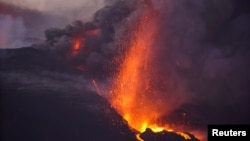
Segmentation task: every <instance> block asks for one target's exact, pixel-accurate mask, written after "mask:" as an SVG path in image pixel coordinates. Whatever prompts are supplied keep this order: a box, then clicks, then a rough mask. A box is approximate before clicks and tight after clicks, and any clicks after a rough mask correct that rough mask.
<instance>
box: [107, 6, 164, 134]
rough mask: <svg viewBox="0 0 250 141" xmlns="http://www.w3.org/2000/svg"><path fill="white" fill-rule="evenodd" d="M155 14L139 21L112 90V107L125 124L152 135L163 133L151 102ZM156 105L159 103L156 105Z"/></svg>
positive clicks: (155, 104) (148, 11) (155, 30)
mask: <svg viewBox="0 0 250 141" xmlns="http://www.w3.org/2000/svg"><path fill="white" fill-rule="evenodd" d="M156 24H157V12H156V11H154V10H147V11H146V12H145V13H143V14H142V16H141V17H140V19H139V22H138V26H137V28H136V31H134V33H133V34H134V36H133V37H135V38H134V39H133V40H132V43H131V46H130V47H129V49H128V50H127V52H126V53H125V55H124V56H125V57H124V59H123V63H122V64H121V66H120V70H119V72H118V74H117V77H116V80H115V83H114V86H113V88H112V91H111V92H112V100H111V103H112V105H113V107H115V108H116V110H117V111H118V112H119V113H120V114H121V115H122V116H123V117H124V119H125V120H126V121H127V122H128V124H129V125H130V126H131V127H132V128H134V129H136V130H137V131H139V132H144V131H145V130H146V128H151V129H152V130H153V131H154V132H159V131H162V130H164V128H163V127H161V126H159V123H157V119H158V118H159V116H160V115H161V113H160V112H159V111H158V106H157V105H159V103H155V101H154V100H153V99H150V94H154V92H153V89H152V87H151V86H150V85H151V84H150V83H151V81H152V79H153V78H152V76H151V75H150V72H151V65H150V62H151V60H150V54H151V51H152V50H153V44H154V39H155V37H156V33H157V32H158V31H159V30H157V25H156ZM158 102H159V101H158Z"/></svg>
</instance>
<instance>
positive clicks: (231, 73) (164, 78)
mask: <svg viewBox="0 0 250 141" xmlns="http://www.w3.org/2000/svg"><path fill="white" fill-rule="evenodd" d="M235 4H236V5H237V4H238V3H237V2H236V1H230V2H229V1H226V0H222V1H220V2H217V1H215V0H214V1H208V0H200V1H174V0H167V1H156V0H155V1H152V2H151V1H149V0H127V1H123V0H113V1H109V2H108V4H107V6H106V7H104V8H102V9H101V10H99V11H97V12H96V14H95V15H94V19H93V21H92V22H85V23H83V22H81V21H76V22H74V23H73V24H72V25H68V26H67V27H66V28H65V29H58V28H53V29H48V30H46V31H45V34H46V42H45V43H43V44H37V45H34V47H38V48H40V49H43V50H46V51H48V52H51V53H52V54H54V55H55V56H57V57H58V59H59V60H61V61H62V62H66V63H68V64H69V65H71V66H72V67H76V68H77V69H79V70H81V71H83V72H84V74H85V75H86V76H87V77H89V78H91V79H97V80H104V81H105V82H106V80H111V82H112V84H111V86H110V87H111V88H110V95H108V94H104V95H105V97H107V98H108V99H109V100H110V102H111V103H112V104H113V106H114V107H115V108H116V109H117V111H118V112H119V113H120V114H121V115H122V116H123V117H124V118H125V119H126V120H127V121H128V123H129V124H130V125H131V127H133V128H135V129H136V130H139V131H141V132H142V131H144V130H145V129H146V128H147V127H151V128H154V127H157V129H159V128H160V130H161V129H162V128H164V129H166V128H170V129H172V128H177V127H179V126H180V128H188V129H190V128H191V129H192V128H200V127H205V125H206V124H208V123H228V124H229V123H249V113H250V112H249V102H248V99H249V87H248V84H249V82H250V81H249V80H250V79H249V73H248V72H249V70H250V69H249V65H250V64H249V62H248V61H246V60H249V48H248V47H249V44H250V43H249V40H248V39H249V33H250V31H249V26H247V25H249V24H250V20H249V12H248V11H244V10H242V11H241V10H239V9H240V8H241V6H238V7H235V6H234V5H235ZM247 4H248V3H247ZM239 7H240V8H239ZM237 8H239V9H237ZM243 9H244V8H243ZM214 11H216V12H214ZM102 82H103V81H102ZM98 83H99V82H98ZM100 83H101V81H100ZM103 91H105V90H103ZM104 93H105V92H104ZM239 109H240V110H239ZM229 115H230V117H232V116H231V115H235V117H232V118H228V116H229ZM225 116H227V117H225ZM225 118H226V119H225ZM137 124H138V125H137ZM158 127H159V128H158ZM191 129H190V130H191Z"/></svg>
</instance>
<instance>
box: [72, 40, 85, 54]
mask: <svg viewBox="0 0 250 141" xmlns="http://www.w3.org/2000/svg"><path fill="white" fill-rule="evenodd" d="M82 47H83V43H82V40H81V38H75V39H74V40H73V49H72V52H71V55H72V56H76V55H77V54H78V53H79V51H80V49H81V48H82Z"/></svg>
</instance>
